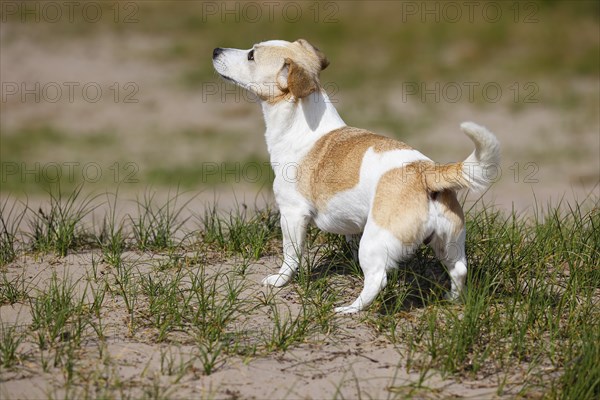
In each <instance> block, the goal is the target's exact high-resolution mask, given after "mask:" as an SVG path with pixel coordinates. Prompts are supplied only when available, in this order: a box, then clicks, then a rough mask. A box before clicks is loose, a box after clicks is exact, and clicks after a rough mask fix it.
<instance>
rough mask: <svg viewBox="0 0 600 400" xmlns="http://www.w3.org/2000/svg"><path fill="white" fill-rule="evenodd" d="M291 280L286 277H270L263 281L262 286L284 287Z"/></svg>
mask: <svg viewBox="0 0 600 400" xmlns="http://www.w3.org/2000/svg"><path fill="white" fill-rule="evenodd" d="M289 280H290V278H289V277H288V276H286V275H281V274H275V275H269V276H267V277H266V278H265V279H263V281H262V284H263V285H264V286H274V287H282V286H283V285H285V284H286V283H288V281H289Z"/></svg>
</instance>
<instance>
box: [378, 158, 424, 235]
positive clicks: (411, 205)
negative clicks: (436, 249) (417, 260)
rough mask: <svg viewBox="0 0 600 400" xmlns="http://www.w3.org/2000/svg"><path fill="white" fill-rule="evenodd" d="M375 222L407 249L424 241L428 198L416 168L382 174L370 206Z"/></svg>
mask: <svg viewBox="0 0 600 400" xmlns="http://www.w3.org/2000/svg"><path fill="white" fill-rule="evenodd" d="M372 211H373V218H374V219H375V222H376V223H377V224H378V225H379V226H381V227H382V228H384V229H387V230H388V231H389V232H391V233H392V234H393V235H394V236H395V237H396V238H397V239H398V240H400V241H401V242H402V243H403V244H405V245H407V246H413V245H417V244H421V243H422V242H423V240H424V239H425V223H426V222H427V218H428V214H429V198H428V195H427V189H426V188H425V186H424V185H423V179H422V177H421V174H420V173H419V167H418V166H416V165H414V164H411V165H408V166H406V167H404V168H395V169H392V170H390V171H388V172H386V173H385V174H383V175H382V176H381V178H380V180H379V183H378V185H377V189H376V191H375V199H374V201H373V205H372Z"/></svg>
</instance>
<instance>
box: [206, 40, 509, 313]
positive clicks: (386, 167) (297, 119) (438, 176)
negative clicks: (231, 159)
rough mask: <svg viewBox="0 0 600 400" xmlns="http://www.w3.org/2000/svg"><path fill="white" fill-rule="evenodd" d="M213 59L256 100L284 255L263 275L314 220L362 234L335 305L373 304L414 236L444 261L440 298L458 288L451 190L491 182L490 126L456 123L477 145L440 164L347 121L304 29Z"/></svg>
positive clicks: (280, 280) (289, 269)
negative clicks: (350, 292)
mask: <svg viewBox="0 0 600 400" xmlns="http://www.w3.org/2000/svg"><path fill="white" fill-rule="evenodd" d="M213 65H214V68H215V69H216V71H217V72H218V73H219V75H221V76H222V77H223V78H225V79H226V80H228V81H231V82H233V83H235V84H237V85H239V86H241V87H243V88H245V89H248V90H249V91H250V92H252V93H254V95H256V96H257V97H258V98H259V99H260V103H261V105H262V111H263V114H264V118H265V123H266V133H265V136H266V141H267V146H268V150H269V154H270V158H271V165H272V167H273V170H274V172H275V180H274V182H273V192H274V194H275V200H276V202H277V204H278V206H279V210H280V212H281V230H282V234H283V264H282V266H281V268H280V270H279V272H278V273H277V274H274V275H270V276H268V277H266V278H265V279H264V280H263V284H264V285H269V286H276V287H280V286H283V285H285V284H286V283H288V282H289V281H290V279H291V278H292V277H293V276H294V274H295V273H296V271H297V269H298V266H299V264H300V260H301V258H302V251H303V247H304V240H305V235H306V228H307V225H308V224H309V223H310V222H313V223H314V224H315V225H316V226H317V227H319V228H320V229H322V230H324V231H327V232H332V233H337V234H343V235H346V239H347V240H348V241H350V242H351V241H353V240H356V241H358V240H360V244H359V248H358V254H357V255H358V261H359V263H360V266H361V268H362V271H363V273H364V286H363V289H362V291H361V293H360V295H359V296H358V298H357V299H356V300H355V301H354V302H353V303H352V304H351V305H349V306H346V307H338V308H336V309H335V311H336V312H339V313H353V312H357V311H360V310H363V309H364V308H365V307H367V306H368V305H369V304H371V303H372V302H373V300H374V299H375V297H376V296H377V294H378V293H379V292H380V291H381V290H382V289H383V288H384V287H385V285H386V283H387V277H386V273H387V271H388V270H390V269H392V268H394V267H395V266H396V265H397V263H398V262H399V261H401V260H403V259H406V258H407V257H408V256H410V255H411V254H412V253H414V251H415V250H416V249H417V248H418V247H419V246H420V245H421V244H422V243H428V244H429V245H430V246H431V247H432V248H433V250H434V252H435V254H436V256H437V258H438V259H439V260H440V261H441V262H442V263H443V264H444V265H445V266H446V268H447V270H448V273H449V275H450V278H451V282H452V286H451V290H450V292H449V293H448V294H447V298H449V299H450V300H456V299H458V298H459V297H460V295H461V293H462V290H463V288H464V285H465V278H466V275H467V260H466V256H465V222H464V214H463V211H462V208H461V206H460V204H459V202H458V200H457V198H456V191H458V190H460V189H470V190H474V191H481V190H483V189H485V188H487V187H488V186H489V184H490V179H488V177H487V175H488V174H487V169H488V168H490V167H492V168H496V167H497V165H498V162H499V154H500V146H499V143H498V140H497V139H496V137H495V136H494V134H492V133H491V132H490V131H488V130H487V129H486V128H484V127H482V126H479V125H477V124H475V123H472V122H465V123H463V124H461V128H462V130H463V132H464V133H465V134H466V135H467V136H468V137H469V138H470V139H471V140H472V141H473V143H474V144H475V151H473V153H472V154H471V155H470V156H469V157H468V158H467V159H466V160H465V161H463V162H457V163H452V164H447V165H439V164H436V163H434V162H433V161H432V160H430V159H429V158H427V157H426V156H424V155H423V154H421V153H420V152H418V151H417V150H414V149H413V148H411V147H410V146H408V145H406V144H404V143H402V142H400V141H397V140H393V139H390V138H387V137H384V136H380V135H377V134H374V133H372V132H370V131H367V130H364V129H360V128H353V127H350V126H347V125H346V124H345V123H344V121H343V120H342V118H341V117H340V116H339V114H338V113H337V111H336V109H335V108H334V106H333V105H332V103H331V101H329V98H328V97H327V94H326V93H325V90H324V89H323V88H322V87H321V85H320V82H319V73H320V72H321V71H322V70H323V69H325V68H326V67H327V66H328V65H329V62H328V61H327V58H325V55H324V54H323V53H322V52H321V51H320V50H319V49H317V48H316V47H314V46H312V45H311V44H310V43H308V42H307V41H306V40H303V39H299V40H297V41H295V42H287V41H282V40H270V41H266V42H262V43H258V44H256V45H254V46H253V47H252V48H251V49H249V50H240V49H226V48H216V49H214V51H213ZM361 233H362V236H360V235H361Z"/></svg>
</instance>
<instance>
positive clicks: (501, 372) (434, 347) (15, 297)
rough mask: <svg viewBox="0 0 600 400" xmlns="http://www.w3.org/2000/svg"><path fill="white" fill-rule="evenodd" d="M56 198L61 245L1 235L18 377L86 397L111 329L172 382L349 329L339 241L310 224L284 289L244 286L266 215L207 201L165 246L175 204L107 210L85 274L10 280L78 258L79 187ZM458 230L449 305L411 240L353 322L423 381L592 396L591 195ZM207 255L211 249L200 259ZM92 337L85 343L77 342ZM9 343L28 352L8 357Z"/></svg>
mask: <svg viewBox="0 0 600 400" xmlns="http://www.w3.org/2000/svg"><path fill="white" fill-rule="evenodd" d="M60 196H61V195H58V194H52V195H51V197H50V201H51V202H52V204H54V206H53V207H51V210H55V211H51V213H54V215H56V216H60V218H59V220H60V221H66V222H65V224H66V225H68V232H69V235H70V236H69V238H68V239H65V245H59V244H58V243H57V241H60V240H63V239H62V238H63V237H64V236H61V235H58V234H52V235H54V236H51V235H43V237H54V239H52V240H47V241H44V242H43V243H46V244H45V245H39V243H40V242H41V241H40V235H21V234H17V232H16V231H13V234H14V237H15V238H23V239H25V240H27V239H28V240H29V242H23V243H14V245H15V247H14V248H15V249H20V250H19V251H18V254H17V255H18V256H17V257H16V258H15V257H13V260H14V261H13V262H12V263H8V264H7V266H8V268H9V269H8V270H6V271H4V272H3V275H2V282H3V283H2V286H1V287H2V290H1V292H0V293H1V294H2V303H3V304H24V305H28V306H29V309H30V310H31V311H30V312H31V318H32V321H31V322H30V323H29V324H28V329H27V330H17V328H18V327H17V326H11V325H10V324H7V323H3V324H2V339H1V340H0V345H1V349H0V350H1V354H2V365H3V368H4V370H5V371H16V370H19V369H20V368H22V367H21V366H20V365H21V364H20V361H21V360H24V359H27V360H29V362H30V363H31V362H33V363H35V364H38V365H39V366H40V368H41V369H42V370H44V371H48V372H51V371H60V373H61V376H63V378H64V379H62V380H61V382H63V383H64V385H65V386H64V390H75V389H74V388H78V389H77V390H88V389H85V387H88V386H89V385H90V382H86V381H85V380H86V379H98V378H92V377H93V375H89V374H87V375H86V374H85V373H83V372H82V371H80V369H81V368H83V364H82V363H84V362H85V360H86V359H88V358H90V357H92V358H94V357H96V358H98V360H104V361H103V363H104V365H106V366H110V365H113V366H114V365H116V364H115V362H117V360H115V359H114V356H111V355H109V354H111V352H110V351H109V350H108V349H107V348H106V345H105V344H103V343H105V341H106V339H107V334H108V331H112V332H123V334H124V335H125V337H126V338H128V339H127V340H128V341H130V342H132V343H135V342H143V343H157V344H160V346H161V349H162V350H161V353H160V354H161V355H160V368H158V369H156V370H153V371H154V372H153V373H156V374H159V375H163V376H171V377H173V379H174V380H175V383H176V382H180V381H181V380H182V379H184V378H185V377H186V376H188V375H190V374H195V373H196V371H200V373H201V374H202V375H211V374H213V373H215V372H216V371H219V370H221V369H222V368H226V365H227V364H228V362H229V360H233V359H239V358H242V359H245V358H250V359H259V358H261V357H268V356H270V355H271V354H277V353H279V352H288V351H292V350H293V349H294V348H297V347H298V346H300V347H301V346H303V345H305V344H312V345H315V346H331V345H336V343H338V341H340V340H343V339H342V338H343V337H344V336H345V335H348V334H351V333H352V332H347V331H346V330H345V328H343V327H342V325H343V324H344V321H348V320H349V319H350V320H352V319H351V317H343V316H337V315H335V314H334V313H333V311H332V310H333V307H334V305H338V304H340V303H344V302H345V301H348V300H349V299H351V298H352V297H353V295H354V294H355V293H354V292H356V291H357V290H358V287H359V286H360V283H361V276H360V270H359V268H358V266H357V265H356V264H355V263H354V261H353V260H352V258H351V257H350V254H351V251H350V249H348V248H347V245H346V244H345V240H344V239H343V238H341V237H339V236H336V235H330V234H323V233H320V232H318V231H317V230H311V231H310V233H309V240H308V243H309V244H308V247H309V251H308V252H307V255H306V257H305V260H304V265H303V268H302V269H301V271H300V273H299V275H298V276H297V278H296V280H295V283H293V284H292V285H291V288H290V289H288V290H287V291H286V292H287V293H288V294H287V295H285V296H282V295H281V293H277V292H273V291H272V290H270V289H260V288H259V287H258V286H257V285H258V283H257V282H252V281H250V280H248V273H250V272H251V271H252V269H253V268H255V267H254V264H252V263H251V262H250V263H249V262H248V260H255V261H256V260H258V261H259V262H260V260H262V259H264V257H265V253H267V254H272V253H268V251H267V249H270V248H271V247H269V246H271V245H270V244H269V243H270V242H271V241H273V242H274V243H273V248H276V243H278V242H279V240H280V232H279V229H278V224H277V220H278V215H277V213H275V212H274V211H272V210H269V209H266V210H256V211H255V212H252V213H250V212H248V211H247V210H246V209H245V208H244V207H240V208H239V209H238V211H236V212H233V213H230V214H223V215H220V214H219V213H217V212H216V211H215V209H214V208H209V209H208V211H207V213H206V214H205V216H204V217H203V218H202V219H201V221H202V223H203V229H202V232H201V234H200V236H199V237H196V238H195V239H193V240H189V239H188V240H186V241H184V242H182V241H181V240H176V239H175V238H176V237H186V236H187V237H189V235H185V234H184V233H182V232H180V231H179V230H180V229H182V225H181V224H178V223H176V222H174V221H175V220H177V219H178V218H182V217H183V216H184V215H187V213H188V210H186V209H185V207H184V206H182V207H181V208H177V209H176V211H173V210H174V209H173V208H172V206H169V207H171V208H169V210H168V211H167V210H166V209H165V208H159V210H163V211H164V217H160V216H159V215H160V214H158V213H156V212H154V211H152V213H150V214H148V213H149V212H150V211H149V207H146V206H144V207H141V208H140V209H139V212H140V213H141V214H142V215H140V216H135V215H134V216H131V215H130V216H124V217H123V219H122V220H116V217H115V214H114V211H109V218H108V219H107V218H105V219H103V220H102V222H101V223H102V228H101V230H100V231H101V232H102V233H101V235H100V236H99V237H98V238H99V239H98V240H97V241H95V242H92V243H88V246H91V251H92V254H96V255H93V256H92V260H91V262H90V263H88V264H87V265H89V268H88V267H87V266H85V265H84V266H83V268H85V269H86V271H88V272H87V273H86V275H85V276H86V279H79V280H73V279H72V278H70V277H69V276H68V275H66V272H65V273H63V275H60V274H57V273H53V274H52V275H51V277H50V279H49V280H48V281H47V282H45V283H41V282H40V283H38V284H37V286H33V285H34V284H33V282H32V281H31V277H26V276H24V275H23V274H20V275H17V274H15V273H14V272H11V271H12V268H13V267H12V265H13V264H14V265H15V266H16V265H21V263H22V261H19V260H28V259H30V258H31V257H34V259H35V258H37V257H43V255H44V254H47V253H50V254H52V253H56V254H57V255H61V254H63V255H64V254H66V252H64V251H62V252H61V251H60V249H69V251H70V252H72V254H74V255H75V256H77V251H78V250H77V248H76V247H74V246H72V245H67V244H66V243H71V244H72V243H78V240H79V239H78V236H77V234H78V233H79V234H83V233H82V232H83V231H82V230H81V229H80V227H79V224H82V223H83V221H82V218H83V217H84V216H85V215H86V214H85V213H84V212H82V211H81V210H88V209H90V208H94V207H96V204H94V203H93V202H92V200H90V199H91V198H89V197H80V191H79V190H78V191H76V192H75V193H73V194H70V195H68V196H67V197H66V199H68V206H66V207H65V206H62V204H63V203H60V202H58V199H61V198H62V197H60ZM92 199H96V201H98V200H97V198H92ZM78 202H82V203H83V204H84V206H80V205H79V204H78ZM104 204H105V205H106V204H107V203H104ZM108 206H109V208H110V202H109V203H108ZM165 207H166V206H165ZM73 210H74V211H73ZM240 210H242V211H240ZM69 212H72V213H74V215H75V217H73V216H72V215H71V214H69ZM6 215H7V216H10V217H11V218H12V220H7V221H6V222H7V223H10V224H13V225H11V226H14V224H15V223H22V224H21V226H26V225H24V224H25V222H27V221H29V222H30V224H29V226H30V227H34V228H35V227H38V229H39V226H40V225H39V224H40V222H39V221H40V216H39V215H38V213H37V212H35V211H34V210H31V209H30V210H28V211H27V212H26V213H25V214H24V215H23V214H20V213H12V214H6ZM44 215H45V214H44ZM149 215H150V217H152V218H153V219H151V220H152V221H155V222H153V223H148V224H146V222H144V223H145V225H144V235H145V237H147V238H160V246H158V247H152V246H155V245H156V243H158V242H157V241H149V240H140V239H139V229H140V227H139V221H141V220H143V218H146V219H145V220H144V221H149V220H148V218H149ZM167 217H168V218H167ZM31 219H32V220H33V221H37V225H36V222H34V223H31ZM56 219H57V218H56V217H55V219H54V220H56ZM44 221H46V220H44ZM156 221H158V222H156ZM467 221H468V228H469V230H468V232H469V234H468V241H467V249H468V255H469V261H470V269H469V276H468V291H467V293H466V296H465V298H464V299H463V303H462V304H453V303H447V302H446V301H444V300H443V296H442V295H443V293H444V291H445V290H447V286H448V278H447V277H446V276H445V272H444V269H443V267H442V265H441V264H439V263H438V262H437V261H435V258H434V257H433V256H432V254H431V252H430V251H429V250H428V249H427V248H425V247H424V248H423V249H421V250H420V251H419V252H418V254H417V255H416V256H415V257H413V258H412V259H411V260H409V261H407V262H406V263H404V264H403V265H402V266H400V268H399V269H398V270H397V271H396V272H394V273H393V274H392V275H391V276H390V284H389V286H388V287H387V288H386V290H385V291H384V292H383V293H382V294H381V295H380V296H379V298H378V299H377V300H376V303H375V304H374V305H373V306H372V307H371V308H370V309H369V311H367V312H364V313H362V314H361V315H360V316H359V317H358V318H359V319H358V322H359V323H360V324H364V325H365V326H367V327H369V329H370V330H371V332H372V334H374V335H375V336H376V337H378V338H379V339H378V340H381V341H383V343H385V345H386V346H390V347H391V348H394V347H396V348H399V349H402V350H401V351H403V352H405V354H406V355H407V357H406V360H405V362H404V363H400V364H399V365H398V366H397V368H399V371H403V373H404V372H405V373H417V374H418V375H419V376H421V377H422V379H423V382H426V381H427V379H428V378H427V377H429V376H431V374H435V373H439V374H442V376H444V377H445V379H477V378H478V377H480V376H482V375H484V376H497V377H498V379H499V380H501V381H502V384H500V385H498V388H497V394H498V395H502V394H503V393H504V394H506V393H513V394H514V393H520V394H521V395H525V396H526V395H528V394H532V395H533V394H534V393H537V394H543V395H544V396H546V397H551V398H584V399H585V398H589V399H592V398H595V397H597V396H598V393H599V390H600V388H599V386H598V385H599V383H598V382H599V381H598V376H599V375H600V371H599V367H598V365H597V362H596V360H597V359H598V346H597V343H598V341H599V337H598V332H599V331H600V329H599V328H600V312H599V311H598V310H599V309H600V308H599V307H598V306H599V304H600V293H599V292H598V290H599V288H600V275H599V274H598V271H600V264H599V263H600V261H599V260H600V236H599V235H600V229H599V227H600V212H599V208H598V200H597V199H594V200H593V201H592V200H590V199H588V202H587V203H585V204H573V205H570V204H561V206H560V208H551V207H549V208H548V209H547V210H544V212H539V213H538V214H537V215H535V216H533V217H531V216H530V217H526V216H519V215H517V214H515V213H512V214H504V213H503V212H501V211H498V210H494V209H493V208H490V207H484V208H476V207H475V208H472V209H471V210H470V212H469V213H468V216H467ZM136 224H138V225H136ZM49 225H50V224H49ZM52 226H56V224H55V223H54V225H52ZM44 229H45V230H44V231H45V232H54V231H55V230H57V229H55V228H53V229H49V228H44ZM136 229H137V230H138V234H137V235H138V236H135V234H134V235H133V236H131V237H135V238H136V239H135V240H132V241H130V242H129V243H128V245H127V249H128V250H125V247H122V243H123V241H124V240H125V239H124V238H126V237H130V236H129V235H130V233H129V232H136ZM92 230H93V229H92ZM153 240H154V239H153ZM114 243H120V244H118V245H116V247H115V245H114ZM150 243H153V245H152V246H151V247H149V244H150ZM175 243H177V245H175ZM34 244H35V245H34ZM149 248H156V249H158V248H160V249H168V251H167V253H166V255H162V256H158V257H155V256H152V255H149V256H139V255H137V256H136V255H134V254H133V253H128V251H129V250H133V251H136V250H141V251H147V250H148V249H149ZM57 249H58V250H57ZM215 251H217V252H225V253H223V255H222V256H220V257H218V258H214V257H212V256H211V253H213V252H215ZM273 251H274V252H275V253H277V251H278V250H273ZM108 255H110V256H108ZM98 257H101V261H98V260H99V258H98ZM266 257H272V256H269V255H267V256H266ZM34 259H32V261H26V262H34V263H35V261H33V260H34ZM354 283H357V285H355V284H354ZM107 295H108V297H107ZM107 298H110V299H111V300H110V301H107ZM111 315H113V317H112V318H111ZM115 316H117V317H116V318H115ZM109 321H111V322H109ZM94 342H97V343H98V346H95V350H94V347H90V343H94ZM542 344H543V345H542ZM24 345H27V346H33V347H32V348H33V350H30V351H28V352H27V353H23V352H22V350H21V349H22V348H23V346H24ZM183 348H185V354H186V356H185V357H184V356H183V354H184V350H182V349H183ZM175 354H179V356H176V355H175ZM519 368H521V369H523V370H524V371H526V373H525V374H526V378H524V379H525V380H523V381H519V380H518V379H516V377H515V376H511V374H510V373H507V372H508V371H516V369H519ZM356 379H359V380H360V377H357V378H356ZM159 381H160V380H159ZM159 381H156V382H159ZM156 382H155V386H146V385H143V386H142V388H143V391H144V393H145V395H152V396H154V395H156V396H159V397H160V396H162V395H163V394H164V395H165V396H167V397H168V394H165V393H167V392H165V390H166V389H167V387H165V386H162V385H161V384H160V383H156ZM92 384H93V385H98V384H100V382H99V381H98V382H96V383H92ZM122 385H123V384H120V385H119V384H116V383H114V386H110V387H106V386H105V387H104V388H105V389H106V390H108V393H118V392H119V391H125V392H127V391H128V390H130V389H132V390H133V389H134V388H135V387H137V386H136V385H137V384H133V383H132V384H131V385H132V386H131V387H129V388H128V386H122ZM417 389H418V388H416V387H411V388H407V387H404V386H397V385H396V386H392V387H390V394H391V395H392V397H394V395H403V394H406V393H417V392H418V390H422V389H418V390H417ZM115 390H117V392H114V391H115ZM415 390H417V392H415Z"/></svg>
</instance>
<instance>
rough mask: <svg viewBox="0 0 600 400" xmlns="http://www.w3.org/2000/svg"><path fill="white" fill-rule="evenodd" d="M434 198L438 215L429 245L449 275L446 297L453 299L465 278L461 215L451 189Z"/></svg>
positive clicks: (460, 290)
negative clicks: (448, 288)
mask: <svg viewBox="0 0 600 400" xmlns="http://www.w3.org/2000/svg"><path fill="white" fill-rule="evenodd" d="M435 201H436V207H437V208H438V210H439V211H440V213H439V215H440V217H439V219H438V221H436V228H435V234H434V235H433V238H432V240H431V243H430V245H431V247H432V248H433V251H434V252H435V255H436V257H437V258H438V259H439V260H440V261H441V262H442V263H443V264H444V265H445V266H446V269H447V270H448V274H449V275H450V280H451V282H452V287H451V289H450V292H449V293H448V294H446V298H447V299H448V300H452V301H456V300H458V299H459V297H460V296H461V294H462V293H463V290H464V287H465V280H466V278H467V257H466V253H465V238H466V230H465V223H464V215H463V211H462V208H461V207H460V204H459V202H458V200H457V199H456V196H455V194H454V193H453V192H451V191H445V192H444V193H442V194H441V195H440V196H438V198H437V199H436V200H435Z"/></svg>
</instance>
